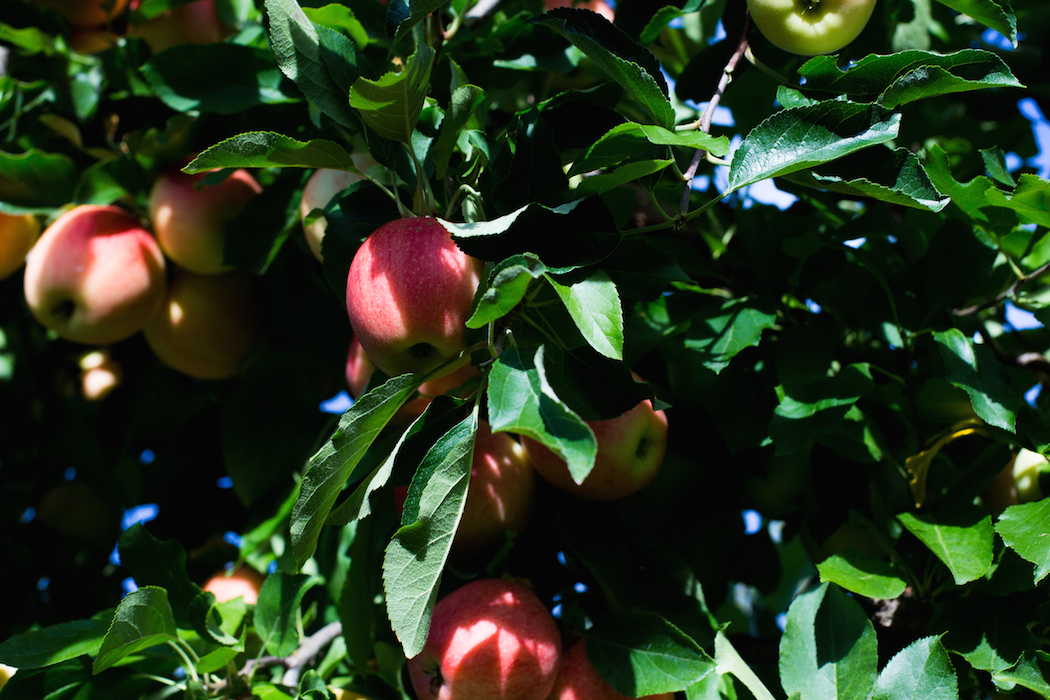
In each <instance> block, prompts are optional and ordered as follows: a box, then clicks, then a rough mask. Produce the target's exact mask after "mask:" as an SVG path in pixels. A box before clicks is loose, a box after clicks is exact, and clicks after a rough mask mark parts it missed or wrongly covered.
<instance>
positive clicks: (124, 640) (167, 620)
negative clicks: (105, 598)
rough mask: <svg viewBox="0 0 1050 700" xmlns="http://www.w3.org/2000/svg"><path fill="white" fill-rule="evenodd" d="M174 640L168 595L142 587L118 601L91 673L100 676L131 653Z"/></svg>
mask: <svg viewBox="0 0 1050 700" xmlns="http://www.w3.org/2000/svg"><path fill="white" fill-rule="evenodd" d="M177 639H178V630H177V629H176V627H175V618H174V616H173V615H172V612H171V606H170V605H168V592H167V591H165V590H164V589H163V588H156V587H153V586H143V587H142V588H140V589H138V590H137V591H132V592H131V593H128V594H127V595H126V596H125V597H124V600H122V601H120V605H118V606H117V610H116V612H114V613H113V621H112V622H111V623H110V626H109V631H108V632H106V638H105V639H104V640H103V641H102V647H101V649H99V652H98V657H97V658H96V659H95V663H94V664H93V665H92V667H91V672H92V673H94V674H98V673H101V672H102V671H105V670H106V669H107V668H109V667H111V666H113V665H114V664H116V663H117V662H119V661H120V660H121V659H123V658H124V657H126V656H129V655H130V654H134V653H136V652H139V651H143V650H145V649H149V648H150V647H152V646H156V645H158V644H163V643H164V642H175V641H176V640H177Z"/></svg>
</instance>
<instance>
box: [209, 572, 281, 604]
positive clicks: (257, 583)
mask: <svg viewBox="0 0 1050 700" xmlns="http://www.w3.org/2000/svg"><path fill="white" fill-rule="evenodd" d="M265 580H266V577H265V576H263V575H262V574H260V573H259V572H258V571H256V570H255V569H253V568H251V567H250V566H242V567H240V568H237V569H233V570H231V571H220V572H219V573H217V574H215V575H214V576H212V577H211V578H209V579H208V580H207V581H205V582H204V585H203V586H201V588H202V589H203V590H205V591H208V592H210V593H211V594H212V595H214V596H215V601H216V602H218V603H226V602H228V601H231V600H234V599H235V598H243V599H244V602H245V603H247V604H248V605H255V604H256V603H257V602H259V591H260V590H262V585H263V582H264V581H265Z"/></svg>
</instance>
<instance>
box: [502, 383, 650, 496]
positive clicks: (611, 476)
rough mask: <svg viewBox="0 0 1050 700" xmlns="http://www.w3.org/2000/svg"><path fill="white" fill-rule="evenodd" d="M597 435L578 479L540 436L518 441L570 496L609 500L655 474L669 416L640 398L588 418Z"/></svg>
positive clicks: (549, 478) (542, 472)
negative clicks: (611, 413)
mask: <svg viewBox="0 0 1050 700" xmlns="http://www.w3.org/2000/svg"><path fill="white" fill-rule="evenodd" d="M587 425H589V426H590V427H591V430H593V431H594V435H595V437H596V438H597V439H598V454H597V456H596V457H595V460H594V468H593V469H592V470H591V473H590V474H588V475H587V478H586V479H584V480H583V483H582V484H577V483H576V482H575V481H573V479H572V476H571V475H570V474H569V467H568V465H567V464H566V463H565V461H564V460H563V459H562V458H561V457H559V456H558V455H556V454H555V453H554V452H552V451H551V450H549V449H547V448H546V447H545V446H544V445H543V444H541V443H540V442H538V441H536V440H533V439H532V438H529V437H526V436H522V439H521V444H522V446H524V448H525V452H526V453H527V454H528V455H529V458H530V459H531V460H532V464H533V466H534V467H535V468H536V471H537V472H539V474H540V476H542V477H543V478H544V479H546V480H547V481H549V482H550V483H552V484H554V485H555V486H557V487H558V488H560V489H562V490H564V491H567V492H569V493H571V494H573V495H574V496H578V497H580V498H586V499H588V500H592V501H611V500H614V499H617V498H623V497H624V496H629V495H631V494H632V493H635V492H636V491H639V490H641V489H642V488H644V487H645V486H647V485H648V484H649V482H651V481H652V480H653V479H655V478H656V475H657V473H659V471H660V465H662V464H663V461H664V453H665V452H666V451H667V416H666V415H665V414H664V412H663V411H654V410H653V406H652V403H650V402H649V401H648V400H646V401H642V402H641V403H639V404H638V405H637V406H635V407H634V408H632V409H631V410H629V411H627V412H626V413H624V414H623V415H621V416H618V417H616V418H612V419H610V420H602V421H587Z"/></svg>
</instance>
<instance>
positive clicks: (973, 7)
mask: <svg viewBox="0 0 1050 700" xmlns="http://www.w3.org/2000/svg"><path fill="white" fill-rule="evenodd" d="M937 1H938V2H940V3H941V4H942V5H947V6H948V7H950V8H952V9H953V10H955V11H957V12H961V13H963V14H964V15H969V16H970V17H973V18H974V19H975V20H977V21H978V22H980V23H981V24H983V25H984V26H986V27H991V28H992V29H994V30H995V31H997V32H999V33H1000V34H1002V35H1003V36H1005V37H1006V38H1007V39H1009V40H1010V42H1011V43H1012V44H1013V45H1014V48H1017V18H1016V17H1014V13H1013V10H1011V9H1010V4H1009V2H1007V1H1006V0H937Z"/></svg>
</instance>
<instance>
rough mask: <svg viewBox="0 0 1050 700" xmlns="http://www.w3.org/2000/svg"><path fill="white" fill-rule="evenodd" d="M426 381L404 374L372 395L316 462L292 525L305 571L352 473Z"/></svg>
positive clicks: (354, 408)
mask: <svg viewBox="0 0 1050 700" xmlns="http://www.w3.org/2000/svg"><path fill="white" fill-rule="evenodd" d="M424 378H425V377H422V376H418V375H413V374H404V375H401V376H400V377H394V378H393V379H391V380H390V381H388V382H386V383H385V384H383V385H382V386H381V387H378V388H376V389H373V390H372V391H369V392H368V393H367V394H365V395H364V396H362V397H361V398H360V400H358V401H357V403H355V404H354V405H353V406H351V407H350V409H349V410H348V411H347V412H346V413H344V414H343V416H342V418H340V419H339V426H338V427H337V428H336V430H335V433H334V434H333V435H332V437H331V439H329V441H328V443H327V444H325V446H324V447H322V448H321V449H320V450H318V452H317V454H315V455H314V456H313V457H312V458H311V459H310V466H309V467H308V468H307V470H306V473H305V474H304V475H303V480H302V482H301V483H300V484H299V496H298V498H296V501H295V507H294V508H293V509H292V519H291V525H290V530H291V533H290V534H291V538H292V553H293V555H294V556H295V561H296V564H297V565H298V566H299V567H302V565H303V564H305V563H306V560H307V559H309V558H310V557H311V556H312V555H313V552H314V548H315V547H316V546H317V538H318V537H319V536H320V534H321V527H322V525H323V524H324V522H325V519H326V518H327V517H328V513H329V511H331V510H332V506H333V505H334V504H335V501H336V498H338V496H339V492H340V491H342V489H343V484H345V483H346V480H347V478H349V476H350V473H351V472H352V471H353V470H354V467H355V466H357V463H358V462H359V461H360V460H361V457H362V456H363V455H364V453H365V451H366V450H367V449H368V448H369V447H370V446H371V445H372V443H373V442H374V441H375V439H376V438H377V437H378V436H379V432H380V431H381V430H382V429H383V428H384V427H385V426H386V424H387V423H388V422H389V421H390V419H391V418H392V417H393V415H394V414H395V413H397V410H398V409H399V408H401V405H402V404H404V402H405V401H406V400H407V399H408V397H409V396H411V395H412V394H413V393H415V391H416V389H417V388H418V387H419V385H420V384H421V383H422V381H423V379H424Z"/></svg>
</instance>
